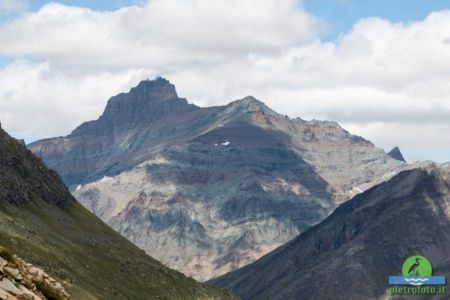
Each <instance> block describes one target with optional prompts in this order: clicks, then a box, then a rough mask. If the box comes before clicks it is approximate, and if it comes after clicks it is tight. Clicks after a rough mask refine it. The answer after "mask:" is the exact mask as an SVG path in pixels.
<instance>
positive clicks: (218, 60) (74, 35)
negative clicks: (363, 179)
mask: <svg viewBox="0 0 450 300" xmlns="http://www.w3.org/2000/svg"><path fill="white" fill-rule="evenodd" d="M324 26H325V25H324V22H323V21H321V20H319V19H318V18H316V17H314V16H312V15H310V14H308V13H307V12H305V11H304V10H303V9H302V7H301V6H299V5H298V2H297V1H294V0H278V1H275V0H271V1H257V0H248V1H237V0H228V1H226V0H223V1H214V2H211V1H205V0H190V1H181V0H165V1H162V0H153V1H150V2H148V4H146V5H143V6H132V7H126V8H122V9H119V10H116V11H112V12H98V11H92V10H89V9H84V8H77V7H68V6H63V5H60V4H49V5H47V6H45V7H43V8H42V9H41V10H39V11H38V12H35V13H27V14H24V15H22V16H20V17H17V18H15V19H14V20H12V21H11V22H9V23H7V24H4V25H1V26H0V54H3V55H8V56H11V57H15V58H16V59H25V60H24V61H22V62H15V63H14V64H11V65H9V66H7V67H4V68H3V69H0V86H2V89H1V90H0V120H2V122H3V124H4V127H5V128H7V129H8V130H10V131H11V132H12V133H13V134H15V135H17V136H35V137H47V136H53V135H60V134H66V133H68V132H69V130H70V129H73V128H74V126H75V125H76V124H79V123H81V122H82V121H85V120H88V119H93V118H95V117H96V116H98V114H99V113H100V112H101V110H102V109H103V107H104V105H105V103H106V100H107V98H108V97H109V96H111V95H113V94H114V93H117V92H119V91H126V90H127V89H128V88H129V87H130V86H131V85H133V84H136V83H137V82H138V81H139V79H143V78H147V77H150V78H151V77H153V76H155V75H163V76H165V77H167V78H168V79H170V80H171V81H172V82H174V83H175V84H176V86H177V88H178V92H179V94H180V95H181V96H184V97H187V98H188V99H189V100H191V101H194V102H196V103H197V104H202V105H216V104H224V103H227V102H229V101H231V100H234V99H236V98H240V97H243V96H245V95H248V94H253V95H254V96H256V97H258V98H260V99H261V100H263V101H265V102H266V103H267V104H268V105H269V106H271V107H273V108H274V109H276V110H277V111H279V112H281V113H285V114H288V115H290V116H300V117H303V118H321V119H331V120H336V121H339V122H341V123H342V124H344V126H346V127H347V128H348V129H350V130H351V131H352V132H355V133H357V134H361V135H363V136H365V137H366V138H369V139H371V140H372V141H373V142H375V143H376V144H377V145H379V146H382V147H384V148H389V147H392V146H394V145H399V146H400V147H401V148H402V149H403V150H404V152H406V156H409V158H410V159H416V158H420V159H424V158H427V157H428V158H435V159H439V160H444V159H446V160H450V139H448V138H447V136H446V134H447V133H448V132H450V122H448V120H449V118H450V85H449V84H448V82H449V81H450V42H449V41H450V12H449V11H442V12H436V13H433V14H431V15H429V16H428V17H427V18H426V19H424V20H423V21H420V22H415V23H410V24H401V23H391V22H389V21H386V20H382V19H379V18H368V19H362V20H360V21H359V22H357V23H356V24H355V25H354V27H353V29H352V30H350V31H349V32H347V33H345V34H343V35H342V37H341V38H340V39H339V40H338V41H336V42H321V41H320V40H319V39H318V37H319V35H318V34H319V32H321V30H323V28H324ZM36 59H37V60H38V61H42V62H41V63H33V62H31V61H34V60H36Z"/></svg>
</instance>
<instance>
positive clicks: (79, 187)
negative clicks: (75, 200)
mask: <svg viewBox="0 0 450 300" xmlns="http://www.w3.org/2000/svg"><path fill="white" fill-rule="evenodd" d="M82 187H83V186H82V185H81V184H79V185H78V186H77V188H76V189H75V192H78V191H79V190H81V188H82Z"/></svg>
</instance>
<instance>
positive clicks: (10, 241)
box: [0, 129, 235, 300]
mask: <svg viewBox="0 0 450 300" xmlns="http://www.w3.org/2000/svg"><path fill="white" fill-rule="evenodd" d="M0 244H1V245H2V246H5V247H6V248H7V249H11V250H12V251H14V252H15V253H17V254H18V255H20V257H23V258H26V260H27V261H29V262H31V263H33V264H34V265H35V266H33V265H31V264H29V263H26V262H25V261H23V260H22V259H20V258H19V257H17V256H15V254H12V253H10V252H9V251H8V250H6V249H5V248H2V247H0V299H2V300H3V299H9V300H14V299H18V300H24V299H26V300H30V299H34V300H36V299H69V298H70V297H69V296H68V294H67V293H66V291H65V289H67V291H68V292H69V293H70V295H72V296H73V298H74V299H136V300H139V299H149V297H150V298H152V299H174V300H175V299H183V300H187V299H190V300H194V299H195V300H196V299H211V300H213V299H235V297H234V296H233V295H232V294H230V293H229V292H227V291H225V290H221V289H218V288H214V287H210V286H207V285H205V284H200V283H198V282H196V281H195V280H193V279H192V278H187V277H186V276H184V275H182V274H181V273H179V272H177V271H174V270H171V269H169V268H167V267H165V266H164V265H163V264H161V263H160V262H159V261H157V260H155V259H153V258H151V257H150V256H148V255H147V254H145V253H144V252H143V251H142V250H141V249H139V248H137V247H136V246H135V245H133V244H132V243H131V242H130V241H128V240H127V239H125V238H124V237H122V236H120V235H119V234H118V233H117V232H115V231H114V230H113V229H111V228H110V227H109V226H107V225H106V224H104V223H103V222H102V221H101V220H100V219H98V218H97V217H96V216H94V215H93V214H92V213H90V212H89V211H88V210H87V209H86V208H84V207H82V206H81V205H80V204H79V203H78V202H77V201H76V200H75V198H74V197H73V196H72V195H71V194H70V192H69V191H68V189H67V188H66V187H65V185H64V184H63V182H62V180H61V179H59V177H58V175H57V174H56V172H54V171H51V170H49V169H47V167H46V166H45V165H44V163H43V162H42V160H41V159H39V158H37V157H35V156H34V155H33V154H32V153H31V151H29V150H28V149H27V148H26V147H25V145H23V144H22V143H21V142H19V141H17V140H15V139H14V138H12V137H10V136H9V135H8V134H7V133H6V132H4V131H2V130H1V129H0ZM37 266H39V267H37ZM44 269H45V270H46V272H48V273H46V272H44V271H43V270H44ZM49 274H53V276H55V278H57V279H59V281H61V282H62V283H64V282H66V283H65V284H64V287H63V286H62V285H61V284H59V283H58V281H57V280H56V279H55V278H52V276H49Z"/></svg>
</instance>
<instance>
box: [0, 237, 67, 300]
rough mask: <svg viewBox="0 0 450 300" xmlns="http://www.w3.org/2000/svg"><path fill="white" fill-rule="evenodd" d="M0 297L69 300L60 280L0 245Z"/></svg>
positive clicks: (6, 298)
mask: <svg viewBox="0 0 450 300" xmlns="http://www.w3.org/2000/svg"><path fill="white" fill-rule="evenodd" d="M0 275H1V277H2V278H1V281H0V299H2V300H19V299H27V300H41V299H44V300H45V299H59V300H71V299H72V298H71V297H70V296H69V294H68V293H67V292H66V290H65V289H64V287H63V286H62V284H61V283H60V282H58V281H57V280H55V279H54V278H52V277H50V276H49V275H48V274H47V273H46V272H44V271H43V270H42V269H39V268H36V267H34V266H33V265H32V264H30V263H27V262H25V261H24V260H23V259H22V258H20V257H18V256H17V255H14V254H12V253H11V252H10V250H8V249H5V248H3V247H1V246H0Z"/></svg>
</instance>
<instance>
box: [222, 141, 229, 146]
mask: <svg viewBox="0 0 450 300" xmlns="http://www.w3.org/2000/svg"><path fill="white" fill-rule="evenodd" d="M229 144H230V142H228V141H226V142H223V143H221V145H222V146H228V145H229Z"/></svg>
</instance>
